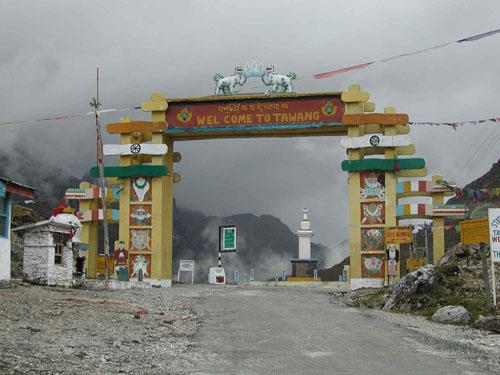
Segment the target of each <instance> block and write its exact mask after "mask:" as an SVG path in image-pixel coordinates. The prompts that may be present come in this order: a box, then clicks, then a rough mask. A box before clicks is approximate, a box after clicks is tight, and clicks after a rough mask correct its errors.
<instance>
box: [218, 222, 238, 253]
mask: <svg viewBox="0 0 500 375" xmlns="http://www.w3.org/2000/svg"><path fill="white" fill-rule="evenodd" d="M234 251H236V225H223V226H220V227H219V252H221V253H228V252H234Z"/></svg>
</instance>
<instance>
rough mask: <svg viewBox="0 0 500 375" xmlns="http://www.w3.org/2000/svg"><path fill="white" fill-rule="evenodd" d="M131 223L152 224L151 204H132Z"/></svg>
mask: <svg viewBox="0 0 500 375" xmlns="http://www.w3.org/2000/svg"><path fill="white" fill-rule="evenodd" d="M130 225H146V226H148V225H151V205H131V206H130Z"/></svg>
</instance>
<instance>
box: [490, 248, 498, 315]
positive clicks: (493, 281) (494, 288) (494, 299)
mask: <svg viewBox="0 0 500 375" xmlns="http://www.w3.org/2000/svg"><path fill="white" fill-rule="evenodd" d="M490 249H491V246H490ZM490 251H491V250H490ZM491 283H492V284H493V285H492V286H493V306H494V307H496V305H497V289H496V286H495V262H493V251H491Z"/></svg>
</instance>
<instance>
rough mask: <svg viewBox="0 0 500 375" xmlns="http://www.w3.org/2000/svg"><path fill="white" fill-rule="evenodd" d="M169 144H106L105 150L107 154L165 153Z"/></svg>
mask: <svg viewBox="0 0 500 375" xmlns="http://www.w3.org/2000/svg"><path fill="white" fill-rule="evenodd" d="M167 151H168V147H167V145H164V144H163V143H129V144H123V145H104V146H103V152H104V155H106V156H113V155H139V154H140V155H165V154H166V153H167Z"/></svg>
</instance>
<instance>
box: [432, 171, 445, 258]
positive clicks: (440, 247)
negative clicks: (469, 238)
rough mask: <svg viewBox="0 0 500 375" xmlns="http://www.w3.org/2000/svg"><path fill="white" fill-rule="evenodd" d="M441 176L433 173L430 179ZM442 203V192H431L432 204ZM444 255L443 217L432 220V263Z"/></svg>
mask: <svg viewBox="0 0 500 375" xmlns="http://www.w3.org/2000/svg"><path fill="white" fill-rule="evenodd" d="M442 179H443V176H439V175H434V176H432V181H434V182H435V181H437V180H442ZM436 204H444V193H432V205H433V206H434V205H436ZM443 256H444V217H435V218H434V219H433V220H432V263H433V264H434V265H436V264H437V262H438V261H439V259H441V258H442V257H443Z"/></svg>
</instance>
